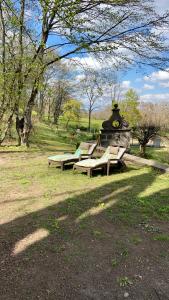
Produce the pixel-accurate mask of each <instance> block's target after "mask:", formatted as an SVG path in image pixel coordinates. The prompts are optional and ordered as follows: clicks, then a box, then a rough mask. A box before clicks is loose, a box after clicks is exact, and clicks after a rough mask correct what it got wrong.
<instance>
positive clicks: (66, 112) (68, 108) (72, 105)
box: [63, 99, 81, 127]
mask: <svg viewBox="0 0 169 300" xmlns="http://www.w3.org/2000/svg"><path fill="white" fill-rule="evenodd" d="M80 108H81V102H80V101H77V100H75V99H71V100H69V101H67V102H66V103H65V104H64V105H63V119H64V120H65V121H66V127H68V124H69V122H70V121H74V122H79V120H80Z"/></svg>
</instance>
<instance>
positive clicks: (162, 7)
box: [154, 0, 168, 13]
mask: <svg viewBox="0 0 169 300" xmlns="http://www.w3.org/2000/svg"><path fill="white" fill-rule="evenodd" d="M154 4H155V6H156V7H157V10H158V12H159V11H160V12H163V13H164V12H165V11H166V10H167V9H168V0H160V1H159V0H155V1H154Z"/></svg>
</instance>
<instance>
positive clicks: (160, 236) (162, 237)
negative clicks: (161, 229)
mask: <svg viewBox="0 0 169 300" xmlns="http://www.w3.org/2000/svg"><path fill="white" fill-rule="evenodd" d="M153 240H154V241H166V242H168V241H169V235H168V234H164V233H163V234H158V235H156V236H154V238H153Z"/></svg>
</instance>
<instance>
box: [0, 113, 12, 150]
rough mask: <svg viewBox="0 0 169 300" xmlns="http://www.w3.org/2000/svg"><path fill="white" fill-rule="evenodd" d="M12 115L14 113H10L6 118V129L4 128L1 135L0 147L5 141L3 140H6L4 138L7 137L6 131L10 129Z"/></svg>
mask: <svg viewBox="0 0 169 300" xmlns="http://www.w3.org/2000/svg"><path fill="white" fill-rule="evenodd" d="M13 114H14V111H12V112H11V114H10V116H9V118H8V121H7V125H6V128H5V130H4V132H3V135H2V137H1V139H0V145H1V144H2V143H3V141H4V140H5V138H6V136H7V133H8V131H9V128H10V126H11V123H12V118H13Z"/></svg>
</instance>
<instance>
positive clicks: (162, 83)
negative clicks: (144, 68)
mask: <svg viewBox="0 0 169 300" xmlns="http://www.w3.org/2000/svg"><path fill="white" fill-rule="evenodd" d="M160 86H161V87H164V88H169V81H168V82H161V83H160Z"/></svg>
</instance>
